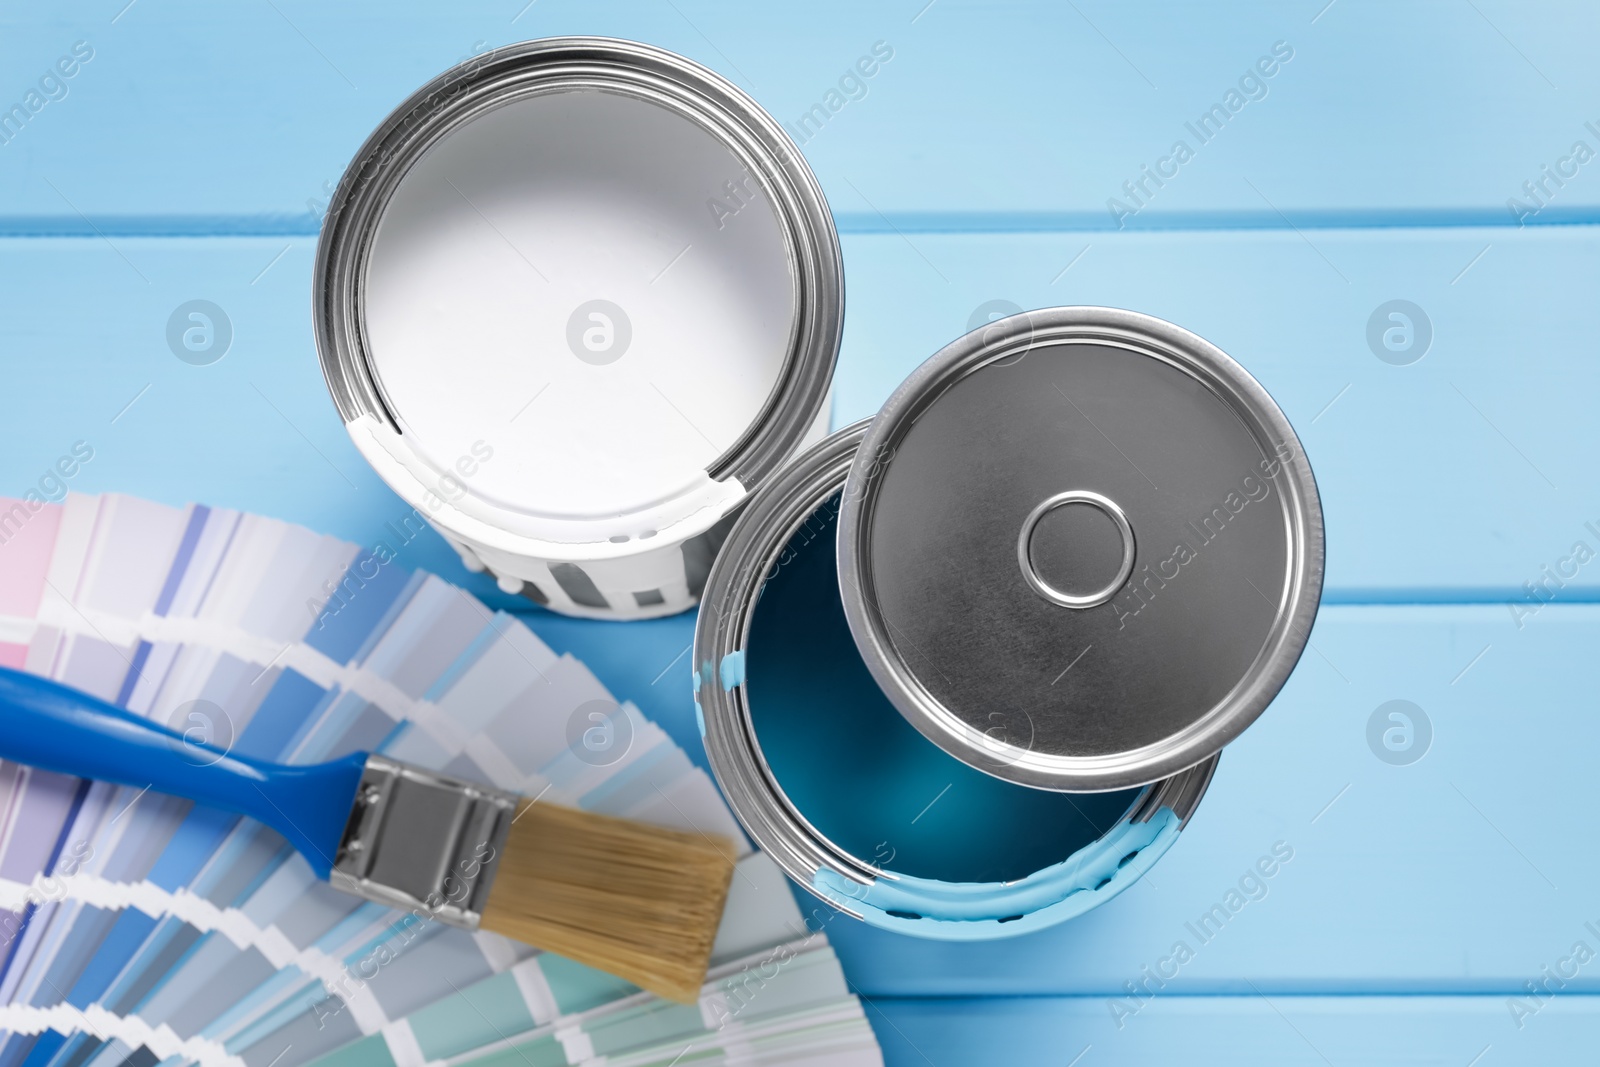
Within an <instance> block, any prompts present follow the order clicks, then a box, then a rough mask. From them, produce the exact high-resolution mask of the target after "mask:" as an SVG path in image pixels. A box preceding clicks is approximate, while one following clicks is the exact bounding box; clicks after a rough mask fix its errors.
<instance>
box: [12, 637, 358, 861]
mask: <svg viewBox="0 0 1600 1067" xmlns="http://www.w3.org/2000/svg"><path fill="white" fill-rule="evenodd" d="M0 758H4V759H8V760H14V761H15V762H17V763H26V764H29V765H30V766H34V767H42V768H44V769H45V770H50V771H56V772H58V773H61V774H70V775H75V776H77V777H79V778H96V779H99V780H101V781H106V782H117V783H119V784H121V785H128V786H133V787H134V788H135V789H142V788H144V787H146V786H148V787H149V788H150V789H153V790H155V791H156V792H158V793H170V794H172V795H173V796H179V797H187V798H188V799H190V800H193V801H196V802H197V803H200V804H207V805H210V806H211V807H216V808H223V809H225V810H227V811H232V812H237V813H238V814H240V815H248V816H249V817H250V818H252V819H255V820H257V821H258V822H263V823H266V824H267V825H268V826H270V827H272V828H273V829H274V830H276V831H278V832H279V833H280V834H282V835H283V836H284V837H285V838H287V839H288V841H289V843H290V844H292V845H293V846H294V847H295V848H297V849H299V850H300V852H301V854H302V855H304V856H305V858H306V859H307V860H308V861H309V862H310V863H311V867H312V869H313V870H315V871H316V872H317V874H318V875H319V876H320V877H322V878H326V877H328V873H329V871H331V870H332V868H333V857H334V853H335V852H336V851H337V849H338V847H339V841H340V838H341V837H342V836H343V834H344V827H345V823H346V821H348V819H349V817H350V809H351V808H352V807H353V806H354V804H355V796H356V787H357V786H358V785H360V782H361V772H362V769H363V768H364V767H365V765H366V760H367V756H366V753H364V752H358V753H355V754H353V755H350V756H346V757H345V758H344V759H340V760H334V761H333V762H331V763H317V764H311V765H309V766H302V767H294V766H289V765H286V764H282V763H269V762H267V761H265V760H255V759H250V758H249V757H247V756H239V755H234V754H232V753H230V752H226V751H224V750H222V749H218V748H213V747H212V746H210V745H203V744H199V743H197V742H194V741H190V740H188V739H187V738H185V737H183V735H181V734H179V733H177V732H176V731H174V730H169V729H167V728H166V727H165V726H162V725H160V724H158V723H154V722H151V721H150V720H148V719H143V718H140V717H139V716H137V715H134V714H132V713H131V712H127V711H124V710H123V709H121V708H119V707H116V706H115V705H112V704H107V703H106V702H105V701H103V700H100V699H98V698H96V697H92V696H90V695H89V694H87V693H81V692H79V691H78V690H76V689H72V688H69V687H67V686H64V685H61V684H59V683H57V682H52V681H49V680H47V679H44V678H40V677H38V676H37V675H33V674H25V673H23V672H22V671H14V670H9V669H7V668H4V667H0Z"/></svg>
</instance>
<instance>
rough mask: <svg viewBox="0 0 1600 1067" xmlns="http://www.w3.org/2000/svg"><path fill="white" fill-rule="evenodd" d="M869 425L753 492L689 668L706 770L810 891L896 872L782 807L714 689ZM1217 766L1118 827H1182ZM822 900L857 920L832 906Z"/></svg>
mask: <svg viewBox="0 0 1600 1067" xmlns="http://www.w3.org/2000/svg"><path fill="white" fill-rule="evenodd" d="M867 427H868V423H867V422H866V421H862V422H858V423H855V424H854V425H852V426H848V427H845V428H844V429H842V430H838V431H836V432H834V433H833V434H832V435H831V436H830V437H828V438H827V439H825V440H823V441H822V442H821V443H819V444H817V445H816V446H814V447H812V448H811V449H808V450H807V451H806V452H804V453H802V454H801V455H800V456H798V457H796V458H795V459H794V460H793V461H792V462H791V463H790V464H789V465H788V466H787V467H785V468H784V469H783V470H782V471H781V472H779V473H778V475H777V476H776V477H774V478H773V479H772V480H771V481H770V482H769V483H768V484H767V485H765V486H764V487H762V489H760V490H759V491H757V492H756V493H754V494H752V496H751V498H750V500H749V502H748V503H747V504H746V506H745V508H744V510H743V511H742V512H741V513H740V515H739V518H738V520H737V521H736V522H735V523H734V525H733V529H732V530H731V531H730V532H729V534H728V538H727V540H726V541H725V542H724V543H723V546H722V551H721V552H720V553H719V554H718V556H717V560H716V563H715V564H714V565H713V566H712V568H711V574H710V576H709V578H708V579H707V582H706V589H705V598H704V600H703V601H702V603H701V605H700V614H699V617H698V619H697V621H696V624H695V634H694V651H693V663H694V667H695V671H696V674H697V675H698V676H699V678H700V682H699V684H698V686H697V693H696V703H697V704H698V706H699V709H700V714H701V717H702V721H703V724H704V729H703V732H704V736H705V744H706V753H707V756H708V759H709V761H710V764H711V770H712V773H713V774H714V775H715V776H716V779H717V783H718V784H719V785H720V786H721V788H722V792H723V795H724V796H725V797H726V798H727V800H728V803H729V806H731V807H732V808H733V811H734V814H735V815H736V816H737V817H738V819H739V822H740V823H741V824H742V825H743V826H744V828H745V830H746V831H747V832H748V833H749V834H750V837H751V838H752V840H754V841H755V843H756V845H757V846H758V847H760V848H761V850H762V851H764V852H766V853H767V854H768V855H770V856H772V858H773V859H774V860H776V861H777V863H778V865H779V866H780V867H782V868H783V869H784V871H785V872H787V873H788V874H789V876H790V877H792V878H793V879H795V881H797V882H798V883H800V885H802V886H804V887H806V888H807V889H808V890H810V891H812V892H814V893H815V892H816V888H815V878H816V875H817V872H818V871H822V870H825V871H831V872H833V873H835V874H837V875H839V876H841V877H843V878H846V879H848V880H849V881H850V882H852V883H854V884H855V885H858V886H862V887H866V886H870V885H872V884H873V883H874V882H875V881H876V880H877V879H879V878H889V879H893V878H894V877H895V875H894V874H893V873H892V872H886V871H883V870H881V869H879V868H878V867H876V866H875V865H874V864H873V863H872V862H870V861H869V860H868V859H866V858H863V857H859V856H855V855H853V854H851V853H849V852H847V851H846V850H844V849H843V848H841V847H839V846H838V845H836V844H835V843H834V842H833V841H831V840H829V839H828V838H827V837H826V836H825V835H824V834H822V833H821V832H819V831H818V830H817V829H816V827H814V826H813V825H812V824H811V823H810V822H809V821H808V820H807V819H806V818H805V816H804V815H803V814H802V813H801V812H799V811H798V810H797V809H796V808H795V807H794V806H793V805H792V804H791V803H790V802H789V800H788V798H787V797H786V796H785V795H784V792H783V789H782V788H781V787H780V786H779V785H778V782H777V780H776V777H775V776H774V775H773V773H772V770H771V768H770V767H769V765H768V763H767V759H766V757H765V755H764V754H763V753H762V751H761V745H760V743H759V741H758V740H757V738H756V733H755V727H754V725H753V723H752V721H751V717H750V708H749V705H748V704H747V702H746V699H745V688H744V686H742V685H736V686H733V687H731V688H725V687H724V686H723V685H722V684H720V681H719V677H720V665H721V664H722V662H723V661H724V658H725V657H727V656H728V655H730V654H731V653H735V652H739V651H742V650H743V649H744V648H745V646H746V644H747V642H748V639H749V634H750V624H751V620H752V617H753V615H754V612H755V607H756V602H757V600H758V599H759V597H760V595H761V590H762V587H763V586H764V585H765V583H766V579H767V576H768V575H769V574H770V573H772V570H773V568H774V567H775V566H777V565H778V564H779V561H780V560H781V558H782V556H783V553H784V551H785V550H786V548H787V547H788V545H789V543H790V541H791V540H792V539H793V538H794V537H795V536H796V535H797V533H798V532H799V531H800V530H801V528H802V527H803V526H805V525H806V523H807V522H808V520H810V519H811V518H812V516H813V515H815V514H816V513H817V511H818V510H819V509H820V508H822V507H824V506H825V505H826V504H827V503H828V502H829V501H830V500H831V499H833V498H834V497H835V496H836V495H837V494H839V493H840V491H841V490H842V489H844V488H845V476H846V473H847V472H848V471H849V469H850V466H851V463H852V462H853V461H854V460H855V459H856V456H857V454H858V449H859V448H860V446H861V442H862V440H863V439H864V437H865V436H866V432H867ZM841 743H844V742H843V741H842V742H841ZM1217 760H1218V757H1217V756H1212V757H1211V758H1210V759H1207V760H1204V761H1202V762H1201V763H1200V764H1199V765H1197V766H1195V767H1191V768H1188V769H1186V770H1183V771H1181V772H1179V773H1178V774H1177V775H1175V776H1173V777H1172V778H1170V779H1168V780H1165V781H1162V782H1158V783H1156V784H1154V785H1152V786H1150V787H1149V788H1148V789H1145V790H1144V791H1143V792H1142V793H1140V794H1139V796H1138V798H1137V799H1136V800H1135V801H1134V802H1133V804H1132V805H1131V807H1130V809H1129V811H1128V813H1127V814H1126V815H1124V817H1123V819H1124V821H1148V820H1150V819H1151V818H1153V817H1154V816H1155V815H1156V813H1157V812H1159V811H1160V810H1161V809H1162V808H1164V807H1165V808H1171V809H1172V810H1173V811H1174V812H1175V813H1176V814H1177V816H1178V818H1179V819H1180V820H1183V821H1187V820H1188V818H1189V816H1190V815H1191V814H1193V812H1194V810H1195V808H1196V807H1197V806H1198V805H1199V803H1200V800H1201V798H1202V797H1203V796H1204V795H1205V792H1206V788H1207V786H1208V785H1209V784H1210V782H1211V777H1212V774H1213V772H1214V771H1215V769H1216V765H1217ZM1107 829H1108V832H1109V829H1110V828H1109V827H1108V828H1107ZM818 895H819V896H821V894H818ZM823 899H828V900H829V902H830V903H832V904H833V905H834V906H835V907H839V908H841V910H844V911H846V912H847V913H849V914H852V915H856V916H857V917H859V913H858V912H856V911H853V910H851V909H850V908H849V907H848V906H847V905H845V904H843V903H841V902H840V901H838V900H836V899H832V898H827V897H824V898H823Z"/></svg>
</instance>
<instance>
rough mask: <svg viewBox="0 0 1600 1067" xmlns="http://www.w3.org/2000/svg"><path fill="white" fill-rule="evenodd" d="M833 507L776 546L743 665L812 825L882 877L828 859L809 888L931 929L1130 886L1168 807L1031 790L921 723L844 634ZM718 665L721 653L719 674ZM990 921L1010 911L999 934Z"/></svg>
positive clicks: (763, 740) (1159, 846) (886, 920)
mask: <svg viewBox="0 0 1600 1067" xmlns="http://www.w3.org/2000/svg"><path fill="white" fill-rule="evenodd" d="M836 514H837V506H836V505H835V504H834V503H833V502H831V501H830V502H829V503H828V504H825V505H824V506H823V507H822V508H820V509H818V511H817V513H816V515H815V516H814V517H813V519H812V520H811V522H810V523H808V524H807V527H806V534H805V535H804V537H803V539H802V538H801V537H797V538H795V539H794V541H792V542H791V543H790V545H789V546H788V547H787V550H786V551H785V552H784V553H783V554H782V556H781V557H780V558H781V559H782V560H783V562H782V563H781V564H780V565H779V566H778V567H777V568H776V569H775V570H774V572H773V573H772V574H771V575H770V576H769V578H768V580H767V583H766V585H765V586H764V587H763V589H762V592H761V595H760V599H759V600H758V601H757V604H756V607H755V609H754V612H753V613H752V618H751V624H750V635H749V640H748V641H747V643H746V648H745V650H744V654H743V655H744V659H743V661H742V662H741V663H740V665H739V666H740V667H742V674H741V675H740V677H741V679H742V681H743V684H744V691H745V696H746V701H747V704H748V707H749V713H750V719H751V723H752V726H753V727H754V730H755V733H756V738H757V741H758V742H759V743H760V745H761V750H762V754H763V755H764V757H765V758H766V760H767V764H768V766H769V767H770V768H771V770H772V773H773V776H774V778H775V779H776V781H777V783H778V785H779V787H780V788H781V789H782V791H783V793H784V794H785V796H786V797H787V798H788V800H789V802H790V803H791V804H792V805H793V806H794V808H795V809H796V810H797V811H799V812H800V813H801V814H802V815H803V817H804V818H805V820H806V821H807V822H808V823H810V824H811V826H812V827H813V828H815V829H816V830H817V832H818V833H820V834H822V835H823V836H824V837H826V838H828V839H829V840H830V841H832V842H834V844H836V845H838V846H839V847H840V848H842V849H844V850H845V851H847V852H849V853H851V854H852V855H854V856H856V857H858V858H860V859H861V860H863V861H864V862H866V863H868V864H870V865H872V866H875V867H877V868H878V869H880V870H883V871H885V872H886V873H888V874H892V876H893V877H892V878H887V877H886V878H880V879H879V880H878V881H877V882H876V884H875V885H873V886H871V887H863V886H860V885H858V884H856V883H853V882H850V881H848V880H847V879H843V878H841V877H839V876H838V875H836V874H834V873H833V872H829V871H824V872H822V873H820V874H819V876H818V879H817V886H816V888H817V889H818V890H819V891H820V892H821V893H823V895H824V896H826V897H828V898H830V899H833V900H835V901H836V902H838V903H840V905H841V906H843V907H846V908H848V909H849V910H852V911H858V912H859V911H866V912H868V913H869V914H868V915H867V917H868V918H869V919H872V920H873V921H878V922H880V924H883V925H893V924H895V923H898V922H905V921H920V920H917V919H915V918H913V917H912V916H914V915H917V916H925V917H927V918H928V919H931V920H934V921H935V922H936V923H938V924H939V925H945V924H948V925H949V926H950V927H952V930H950V931H939V932H938V936H975V937H977V936H981V937H993V936H996V934H997V933H1010V932H1013V931H1015V932H1019V933H1020V932H1022V931H1024V930H1026V929H1029V928H1032V927H1034V926H1038V925H1043V924H1045V923H1048V922H1055V921H1059V919H1060V918H1062V917H1064V915H1065V913H1074V914H1075V913H1076V911H1081V910H1085V909H1087V908H1089V907H1092V906H1094V904H1096V903H1099V901H1100V900H1102V899H1105V898H1106V897H1108V896H1110V895H1112V894H1114V893H1115V892H1118V891H1120V890H1121V888H1123V887H1124V886H1126V885H1127V884H1129V883H1131V882H1132V881H1133V880H1134V879H1135V878H1137V876H1138V875H1139V874H1140V873H1142V871H1143V870H1144V869H1145V868H1146V867H1147V866H1148V864H1149V863H1150V862H1153V861H1154V859H1155V858H1156V857H1157V856H1159V854H1160V853H1161V852H1162V851H1164V850H1165V847H1166V845H1168V844H1170V842H1171V840H1172V838H1173V837H1175V836H1176V834H1177V831H1178V820H1177V819H1176V817H1174V816H1173V815H1172V813H1171V812H1169V811H1163V812H1161V813H1158V815H1157V816H1156V818H1154V819H1152V820H1151V821H1149V822H1146V823H1126V822H1123V821H1122V818H1123V816H1124V814H1125V813H1126V812H1127V810H1128V808H1129V807H1130V805H1131V804H1132V803H1133V801H1134V800H1135V799H1136V798H1137V797H1138V796H1139V794H1140V790H1137V789H1130V790H1122V791H1118V792H1111V793H1076V794H1067V793H1056V792H1050V791H1047V790H1039V789H1030V788H1028V787H1026V786H1020V785H1015V784H1012V783H1009V782H1004V781H1001V780H1000V779H998V778H995V777H992V776H991V775H988V774H985V773H983V772H982V771H979V770H977V769H975V768H973V767H969V766H968V765H966V764H964V763H962V762H961V761H959V760H957V759H955V758H954V757H953V756H950V755H948V754H946V753H945V752H943V751H942V750H941V749H939V748H938V747H937V746H936V745H934V744H933V743H932V742H931V741H928V740H927V739H926V738H924V737H923V736H922V735H921V734H919V733H918V732H917V731H916V729H915V728H913V727H912V726H911V725H910V724H909V723H907V722H906V721H905V719H904V718H902V717H901V716H900V714H899V712H897V711H896V710H895V708H894V706H893V705H892V704H891V703H890V702H889V700H888V698H887V697H885V696H884V695H883V693H882V691H881V690H880V689H879V688H878V686H877V684H876V683H875V682H874V681H873V679H872V676H871V674H870V673H869V672H868V670H867V667H866V664H865V663H863V662H862V659H861V656H860V653H859V652H858V651H857V649H856V646H855V642H854V639H853V638H852V637H851V634H850V630H849V626H848V624H847V623H846V621H845V617H844V609H843V607H842V605H841V604H840V601H839V588H838V577H837V572H836V570H835V554H834V545H835V538H834V536H833V534H834V524H835V515H836ZM818 525H820V526H821V527H822V528H821V529H818V528H817V527H818ZM736 655H738V654H736ZM728 658H729V659H731V658H732V657H728ZM729 673H730V671H729V664H728V662H727V660H726V659H725V660H724V662H723V671H722V675H723V681H724V682H725V683H726V682H727V679H728V677H729ZM891 912H894V913H900V914H890V913H891ZM874 916H876V917H874ZM1018 916H1021V917H1020V918H1018ZM1001 919H1009V920H1011V921H1010V922H1007V923H1005V924H1003V928H1002V929H1001V930H998V931H997V930H996V929H995V926H996V924H997V922H998V920H1001ZM918 932H919V933H925V932H926V931H922V930H919V931H918Z"/></svg>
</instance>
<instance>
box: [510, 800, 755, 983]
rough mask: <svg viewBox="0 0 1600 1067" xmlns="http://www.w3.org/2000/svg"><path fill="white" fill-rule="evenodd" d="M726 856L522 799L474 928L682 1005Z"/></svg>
mask: <svg viewBox="0 0 1600 1067" xmlns="http://www.w3.org/2000/svg"><path fill="white" fill-rule="evenodd" d="M733 862H734V847H733V844H732V842H730V841H728V840H727V839H725V838H718V837H708V836H706V835H703V834H694V833H684V832H682V831H679V830H668V829H664V828H662V827H659V826H649V825H646V824H644V823H637V822H633V821H630V820H628V819H617V818H613V817H611V816H608V815H598V814H594V813H592V812H585V811H574V810H573V809H571V808H563V807H559V806H557V805H554V804H548V803H544V804H535V803H529V802H527V801H524V802H523V804H522V807H521V808H520V809H519V811H518V814H517V819H516V821H515V822H514V823H512V825H511V833H510V836H509V838H508V839H507V841H506V848H505V854H504V855H503V856H502V857H501V859H500V867H499V870H498V871H497V872H496V874H495V876H494V883H493V884H492V885H491V886H490V888H489V902H488V904H487V905H486V906H485V908H484V911H483V927H484V929H486V930H493V931H494V932H495V933H498V934H504V935H505V936H506V937H509V938H511V939H513V940H515V941H521V942H523V943H524V944H528V945H533V946H535V947H536V948H542V949H545V950H546V951H549V952H554V953H556V954H558V955H561V956H566V957H567V958H568V959H573V960H576V961H578V962H579V963H586V964H588V965H590V966H591V967H597V968H599V969H600V970H602V971H606V972H608V973H610V974H614V975H616V976H617V977H619V978H625V979H627V980H628V981H630V982H632V983H633V984H635V985H637V986H639V987H641V988H643V989H647V990H649V991H650V992H652V993H655V994H658V995H659V996H663V997H666V998H668V999H670V1000H675V1001H678V1002H680V1003H684V1004H689V1003H693V1002H694V1001H695V999H696V998H698V997H699V995H700V987H701V984H702V983H703V982H704V981H705V975H706V967H707V966H708V964H709V963H710V960H711V945H712V942H713V941H715V940H716V937H717V926H718V924H719V923H720V922H721V921H722V908H723V905H724V904H725V903H726V901H727V897H728V883H729V881H730V880H731V879H732V877H733Z"/></svg>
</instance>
